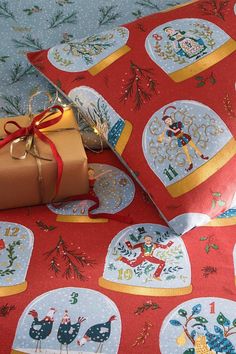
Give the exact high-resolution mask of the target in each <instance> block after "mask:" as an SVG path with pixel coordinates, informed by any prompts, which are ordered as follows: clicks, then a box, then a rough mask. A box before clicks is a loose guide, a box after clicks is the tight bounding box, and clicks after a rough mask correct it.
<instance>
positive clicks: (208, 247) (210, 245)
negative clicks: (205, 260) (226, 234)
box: [200, 235, 219, 254]
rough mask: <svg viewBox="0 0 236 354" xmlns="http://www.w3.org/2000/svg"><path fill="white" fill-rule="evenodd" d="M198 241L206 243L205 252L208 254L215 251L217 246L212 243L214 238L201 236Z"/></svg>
mask: <svg viewBox="0 0 236 354" xmlns="http://www.w3.org/2000/svg"><path fill="white" fill-rule="evenodd" d="M200 241H203V242H206V244H205V251H206V253H207V254H208V253H209V252H210V251H211V250H215V251H217V250H218V249H219V246H218V245H217V244H216V243H215V242H214V236H213V235H210V236H202V237H200Z"/></svg>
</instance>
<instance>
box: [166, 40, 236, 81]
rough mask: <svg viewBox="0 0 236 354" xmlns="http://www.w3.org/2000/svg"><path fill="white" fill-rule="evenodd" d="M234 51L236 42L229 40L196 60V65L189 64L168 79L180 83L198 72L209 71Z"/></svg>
mask: <svg viewBox="0 0 236 354" xmlns="http://www.w3.org/2000/svg"><path fill="white" fill-rule="evenodd" d="M235 50H236V42H235V41H234V40H233V39H232V38H231V39H229V40H228V41H227V42H226V43H224V44H223V45H222V46H220V47H219V48H217V49H216V50H215V51H214V52H212V53H211V54H208V55H207V56H205V57H204V58H202V59H200V60H198V61H197V62H196V63H193V64H190V65H188V66H186V67H185V68H183V69H180V70H177V71H174V72H173V73H171V74H170V77H171V79H172V80H174V81H175V82H181V81H184V80H187V79H189V78H190V77H193V76H194V75H197V74H199V73H200V72H202V71H204V70H207V69H209V68H210V67H211V66H213V65H214V64H217V63H218V62H219V61H221V60H223V59H224V58H226V57H227V56H228V55H230V54H232V53H233V52H234V51H235Z"/></svg>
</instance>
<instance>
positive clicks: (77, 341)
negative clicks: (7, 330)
mask: <svg viewBox="0 0 236 354" xmlns="http://www.w3.org/2000/svg"><path fill="white" fill-rule="evenodd" d="M120 337H121V318H120V313H119V310H118V308H117V307H116V305H115V304H114V302H112V301H111V300H110V299H109V298H108V297H107V296H105V295H103V294H101V293H100V292H98V291H94V290H90V289H86V288H76V287H68V288H60V289H55V290H52V291H49V292H46V293H44V294H42V295H40V296H38V297H37V298H35V299H34V300H33V301H32V302H31V303H30V304H29V305H28V306H27V307H26V308H25V310H24V312H23V313H22V315H21V317H20V319H19V321H18V325H17V329H16V334H15V339H14V342H13V346H12V351H11V354H18V353H25V354H26V353H27V354H33V353H35V351H40V352H41V353H42V354H46V353H47V354H49V353H58V354H59V353H62V352H67V353H68V352H69V353H70V354H76V353H89V354H93V353H94V354H95V353H104V354H117V352H118V349H119V343H120Z"/></svg>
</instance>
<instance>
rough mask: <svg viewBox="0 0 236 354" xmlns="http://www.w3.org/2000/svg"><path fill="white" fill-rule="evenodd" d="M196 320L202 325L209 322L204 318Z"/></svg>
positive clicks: (200, 317)
mask: <svg viewBox="0 0 236 354" xmlns="http://www.w3.org/2000/svg"><path fill="white" fill-rule="evenodd" d="M195 320H196V321H197V322H200V323H207V322H208V321H207V319H206V318H205V317H202V316H198V317H195Z"/></svg>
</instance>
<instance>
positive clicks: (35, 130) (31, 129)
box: [0, 106, 64, 195]
mask: <svg viewBox="0 0 236 354" xmlns="http://www.w3.org/2000/svg"><path fill="white" fill-rule="evenodd" d="M54 109H56V110H59V111H60V112H61V114H60V115H59V116H57V117H56V118H52V119H48V120H46V121H44V119H46V118H47V115H46V114H47V113H48V112H50V113H51V111H52V110H54ZM63 112H64V109H63V108H62V107H61V106H53V107H51V108H48V109H46V110H45V111H43V112H42V113H40V114H38V115H37V116H35V117H34V119H33V120H32V122H31V124H30V125H29V126H28V127H21V126H20V124H18V123H17V122H15V121H11V120H10V121H8V122H6V123H5V125H4V130H5V132H6V134H7V136H6V137H5V138H4V139H3V140H2V141H0V149H1V148H2V147H4V146H5V145H7V144H8V143H10V142H12V141H14V140H15V139H18V138H22V137H28V136H35V135H36V136H37V137H38V138H39V139H40V140H41V141H43V142H44V143H46V144H48V145H49V146H50V148H51V151H52V154H53V156H54V158H55V160H56V163H57V182H56V188H55V195H57V193H58V191H59V187H60V183H61V178H62V172H63V161H62V158H61V156H60V155H59V153H58V151H57V148H56V146H55V144H54V143H53V141H52V140H50V139H49V138H48V137H47V136H46V135H45V134H43V133H42V132H41V131H40V129H44V128H48V127H51V126H52V125H54V124H56V123H58V122H59V121H60V120H61V118H62V115H63ZM10 124H11V125H14V126H15V127H17V128H18V129H17V130H16V131H15V132H14V133H11V132H10V131H8V130H7V126H8V125H10Z"/></svg>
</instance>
